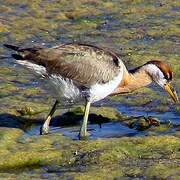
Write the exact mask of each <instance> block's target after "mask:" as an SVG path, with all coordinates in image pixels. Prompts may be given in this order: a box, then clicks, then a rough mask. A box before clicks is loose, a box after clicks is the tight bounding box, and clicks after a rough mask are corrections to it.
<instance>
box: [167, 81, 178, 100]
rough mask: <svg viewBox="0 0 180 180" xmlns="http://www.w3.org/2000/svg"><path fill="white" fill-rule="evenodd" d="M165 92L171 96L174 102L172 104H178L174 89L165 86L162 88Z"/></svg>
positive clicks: (168, 85)
mask: <svg viewBox="0 0 180 180" xmlns="http://www.w3.org/2000/svg"><path fill="white" fill-rule="evenodd" d="M164 89H165V91H166V92H167V93H168V94H169V95H170V96H171V98H172V99H173V100H174V102H178V101H179V99H178V96H177V94H176V91H175V90H174V88H173V87H172V86H171V85H170V84H166V85H165V86H164Z"/></svg>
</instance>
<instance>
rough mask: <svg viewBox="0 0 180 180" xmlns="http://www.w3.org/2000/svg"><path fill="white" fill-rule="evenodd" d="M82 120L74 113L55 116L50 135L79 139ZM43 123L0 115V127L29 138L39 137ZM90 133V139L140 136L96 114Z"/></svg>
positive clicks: (91, 120) (93, 115)
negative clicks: (14, 130)
mask: <svg viewBox="0 0 180 180" xmlns="http://www.w3.org/2000/svg"><path fill="white" fill-rule="evenodd" d="M82 118H83V116H82V115H74V114H72V112H67V113H65V114H63V115H62V116H55V117H54V118H52V121H51V124H50V133H52V134H54V133H60V134H63V135H64V136H67V137H70V138H72V139H78V133H79V129H80V124H81V120H82ZM43 121H44V119H32V118H28V117H22V116H15V115H11V114H8V113H4V114H0V127H10V128H19V129H22V130H23V131H24V135H25V136H27V137H28V136H33V135H39V130H40V127H41V125H42V124H43ZM88 132H90V134H91V135H90V138H89V139H97V138H111V137H121V136H134V135H137V134H138V131H137V130H134V129H130V128H129V127H127V126H125V125H124V124H122V123H120V122H112V121H111V119H109V118H107V117H103V116H101V115H96V114H90V115H89V125H88Z"/></svg>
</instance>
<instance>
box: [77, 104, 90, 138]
mask: <svg viewBox="0 0 180 180" xmlns="http://www.w3.org/2000/svg"><path fill="white" fill-rule="evenodd" d="M90 105H91V103H90V102H87V103H86V106H85V110H84V117H83V122H82V125H81V128H80V132H79V139H84V138H86V137H87V136H88V133H87V122H88V116H89V109H90Z"/></svg>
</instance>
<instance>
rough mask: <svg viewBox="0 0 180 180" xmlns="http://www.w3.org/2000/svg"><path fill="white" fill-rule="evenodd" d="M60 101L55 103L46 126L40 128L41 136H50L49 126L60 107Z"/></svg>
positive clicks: (45, 123)
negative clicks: (58, 106) (57, 108)
mask: <svg viewBox="0 0 180 180" xmlns="http://www.w3.org/2000/svg"><path fill="white" fill-rule="evenodd" d="M58 103H59V102H58V101H57V100H56V102H55V103H54V105H53V107H52V109H51V111H50V113H49V114H48V116H47V118H46V120H45V122H44V124H43V125H42V126H41V128H40V135H44V134H48V133H49V124H50V121H51V118H52V115H53V114H54V112H55V111H56V107H57V105H58Z"/></svg>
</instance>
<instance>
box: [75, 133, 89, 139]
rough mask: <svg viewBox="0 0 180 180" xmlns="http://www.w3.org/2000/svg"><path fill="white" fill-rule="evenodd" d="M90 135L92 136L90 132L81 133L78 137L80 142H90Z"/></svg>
mask: <svg viewBox="0 0 180 180" xmlns="http://www.w3.org/2000/svg"><path fill="white" fill-rule="evenodd" d="M90 135H91V134H90V133H88V132H80V133H79V135H78V137H79V140H88V139H89V136H90Z"/></svg>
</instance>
